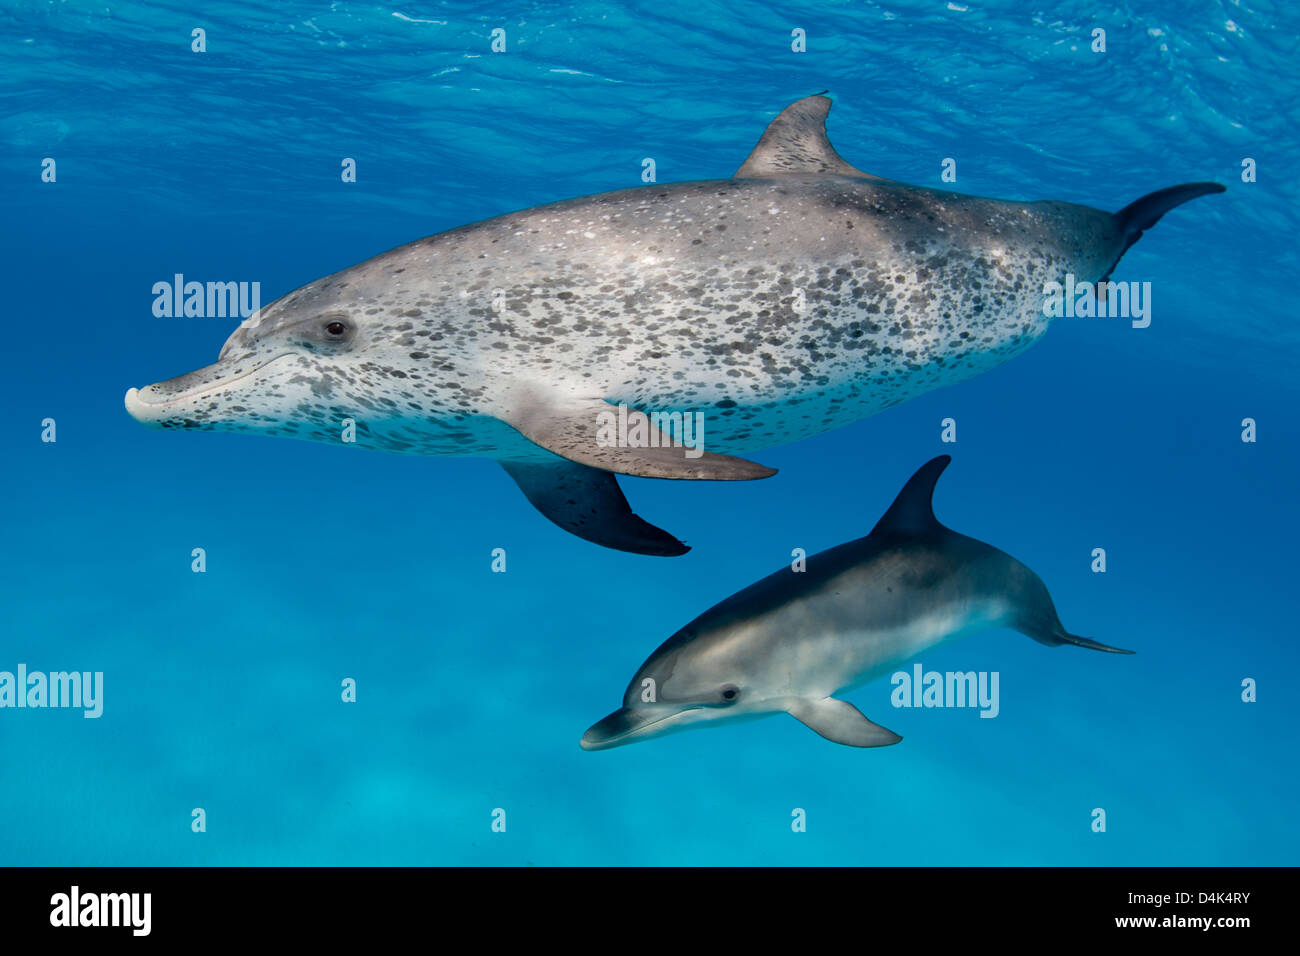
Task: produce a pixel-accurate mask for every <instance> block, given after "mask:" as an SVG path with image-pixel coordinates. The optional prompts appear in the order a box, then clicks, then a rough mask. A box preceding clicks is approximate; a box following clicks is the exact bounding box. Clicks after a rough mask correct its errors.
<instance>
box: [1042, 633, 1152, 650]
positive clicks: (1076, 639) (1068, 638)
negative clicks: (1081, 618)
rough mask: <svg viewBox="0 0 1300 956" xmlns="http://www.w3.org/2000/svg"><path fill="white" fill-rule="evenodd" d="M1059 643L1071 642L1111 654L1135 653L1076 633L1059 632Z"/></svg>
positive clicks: (1077, 645)
mask: <svg viewBox="0 0 1300 956" xmlns="http://www.w3.org/2000/svg"><path fill="white" fill-rule="evenodd" d="M1059 643H1061V644H1073V645H1074V646H1076V647H1086V648H1088V649H1089V650H1093V651H1106V652H1108V653H1111V654H1136V653H1137V652H1136V651H1126V650H1125V649H1124V648H1122V647H1111V646H1110V645H1109V644H1103V643H1101V642H1100V641H1094V640H1092V639H1091V638H1087V637H1080V636H1079V635H1078V634H1066V633H1065V632H1064V631H1062V632H1061V640H1060V641H1059Z"/></svg>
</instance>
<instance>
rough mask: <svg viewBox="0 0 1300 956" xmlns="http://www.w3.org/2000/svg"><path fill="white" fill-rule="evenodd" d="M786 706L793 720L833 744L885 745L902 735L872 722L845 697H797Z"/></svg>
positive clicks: (899, 738) (856, 745)
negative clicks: (833, 742)
mask: <svg viewBox="0 0 1300 956" xmlns="http://www.w3.org/2000/svg"><path fill="white" fill-rule="evenodd" d="M786 709H787V711H788V712H789V714H790V716H791V717H793V718H794V719H795V720H797V721H799V722H800V723H802V724H805V725H806V726H808V727H810V728H812V729H813V730H815V731H817V733H819V734H821V735H822V736H823V737H825V738H826V739H827V740H833V741H835V743H837V744H845V745H847V746H849V747H888V746H889V745H890V744H896V743H898V742H899V741H900V740H902V739H903V738H902V737H900V736H898V734H896V733H894V732H893V731H892V730H887V729H886V728H884V727H881V726H880V725H879V724H873V723H872V722H871V721H869V720H868V719H867V718H866V717H865V716H864V715H863V713H862V711H860V710H858V709H857V708H856V707H854V706H853V705H852V704H850V703H849V702H848V701H847V700H838V699H837V698H834V697H823V698H822V699H821V700H814V699H812V698H811V697H801V698H799V699H797V700H796V701H795V702H794V703H793V704H792V705H791V706H789V707H788V708H786Z"/></svg>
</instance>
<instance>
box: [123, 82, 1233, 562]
mask: <svg viewBox="0 0 1300 956" xmlns="http://www.w3.org/2000/svg"><path fill="white" fill-rule="evenodd" d="M830 106H831V101H830V100H829V99H827V98H826V97H824V96H812V97H808V98H806V99H802V100H799V101H798V102H796V103H794V104H792V105H791V106H789V107H787V108H786V109H785V110H783V111H782V112H781V113H780V114H779V115H778V116H777V117H776V118H775V119H774V120H773V121H772V123H771V125H770V126H768V128H767V130H766V132H764V134H763V136H762V138H761V139H760V140H759V142H758V145H757V146H756V147H755V148H754V151H753V152H752V153H751V154H750V156H749V158H748V159H746V160H745V162H744V163H743V164H742V165H741V167H740V169H739V170H738V171H737V172H736V174H735V175H734V176H733V177H732V178H730V179H721V180H709V181H703V182H685V183H675V184H672V185H648V186H642V187H639V188H635V189H625V190H621V191H618V192H610V193H602V194H600V195H596V196H587V197H583V198H579V199H571V200H567V201H564V202H558V203H553V204H550V205H545V206H537V207H534V208H531V209H525V210H523V211H521V212H515V213H511V214H509V215H505V216H500V217H497V218H495V219H488V220H486V221H483V222H479V223H474V224H472V225H468V226H463V227H461V228H459V229H453V230H451V231H449V232H443V233H439V234H438V235H434V236H430V237H429V238H426V239H421V240H419V241H417V242H413V243H410V244H408V245H404V246H400V247H398V248H396V249H393V250H391V251H389V252H386V253H384V254H382V255H380V256H377V257H376V258H373V259H369V260H367V261H366V262H362V263H360V264H359V265H355V266H352V267H351V268H348V269H344V270H343V271H341V272H337V273H334V274H333V275H330V276H326V277H325V278H322V279H317V280H316V281H314V282H310V283H308V284H307V285H305V286H303V287H302V288H300V289H297V290H295V291H293V292H290V293H289V294H287V295H285V296H283V297H282V298H280V299H278V300H276V301H275V302H273V303H271V304H270V305H269V306H267V307H265V308H263V309H261V310H259V311H258V312H256V313H254V314H253V315H252V316H250V317H249V318H248V319H247V321H245V322H244V323H243V324H242V325H241V326H240V327H239V328H238V329H236V330H235V332H234V333H233V334H232V335H231V336H230V338H229V340H228V341H227V342H226V344H225V346H224V347H223V348H222V349H221V353H220V355H219V356H218V358H217V362H216V364H214V365H209V366H207V367H206V368H201V369H199V370H198V371H195V372H191V373H189V374H188V375H182V376H181V377H179V378H174V379H171V380H170V381H165V382H160V383H158V384H156V385H150V386H148V387H146V388H142V389H138V390H137V389H134V388H133V389H131V390H130V391H129V392H127V394H126V407H127V410H128V411H129V412H130V413H131V414H132V415H133V416H134V417H135V418H137V419H139V420H140V421H141V422H144V423H145V424H147V425H152V426H155V427H158V428H172V429H209V430H226V431H238V432H253V433H258V434H263V435H275V436H282V437H287V438H300V439H307V440H312V441H324V442H338V441H339V440H340V437H341V435H342V434H343V433H344V422H345V420H348V419H350V420H352V421H353V423H354V434H355V444H357V445H359V446H361V447H368V448H373V449H378V450H380V451H387V452H397V453H403V454H411V455H455V456H480V457H488V458H495V459H497V460H498V461H500V462H501V464H502V465H504V466H505V469H506V471H507V472H508V473H509V474H510V476H511V477H512V478H513V479H514V480H515V482H516V483H517V484H518V485H519V486H520V488H521V489H522V490H523V492H524V494H525V495H527V497H528V499H529V501H531V502H532V503H533V504H534V505H535V506H536V507H537V508H538V509H539V510H540V511H541V512H542V513H543V514H544V515H545V516H546V517H547V518H549V519H550V520H551V521H553V522H554V523H555V524H557V525H559V526H560V527H562V528H564V529H566V530H568V531H570V532H572V533H574V534H577V535H579V536H580V537H583V538H586V539H587V540H589V541H594V542H596V543H598V544H602V545H605V546H607V547H611V548H618V549H620V550H624V551H632V552H638V553H642V554H657V555H676V554H682V553H684V552H685V551H686V550H688V549H687V547H686V545H684V544H683V543H682V542H681V541H680V540H678V539H677V538H676V537H674V536H673V535H671V534H668V533H667V532H666V531H664V530H662V529H660V528H657V527H655V526H653V525H651V524H649V523H647V522H645V521H643V520H642V519H641V518H639V517H637V516H636V515H635V514H633V513H632V510H631V509H630V507H629V506H628V503H627V500H626V499H625V498H624V497H623V494H622V492H621V490H620V489H619V486H618V483H617V481H616V479H615V477H614V476H615V475H616V474H622V475H636V476H642V477H653V478H693V479H701V478H702V479H723V480H735V479H752V478H763V477H767V476H769V475H771V474H773V470H772V469H770V468H767V467H764V466H763V465H760V464H756V463H754V462H752V461H748V460H745V459H744V458H740V457H734V456H735V455H738V454H740V453H748V452H752V451H758V450H760V449H764V448H769V447H771V446H773V445H781V444H785V443H787V442H792V441H794V440H796V439H799V438H804V437H806V436H810V435H814V434H817V433H819V432H823V431H826V430H828V429H832V428H836V427H839V426H841V425H845V424H848V423H849V422H853V421H855V420H857V419H860V418H863V417H865V416H868V415H871V414H874V413H876V412H879V411H881V410H882V409H885V408H887V407H889V406H891V405H895V404H897V403H899V402H901V401H903V400H905V399H907V398H910V397H912V396H915V395H918V394H920V393H922V392H925V391H928V390H930V389H932V388H936V387H938V386H941V385H951V384H953V383H956V382H960V381H962V380H963V379H966V378H969V377H970V376H972V375H975V374H977V373H978V372H981V371H984V370H985V369H989V368H992V367H993V366H995V365H998V364H999V363H1001V362H1004V361H1006V360H1007V359H1009V358H1011V357H1012V356H1013V355H1016V354H1017V353H1019V352H1021V351H1023V350H1024V349H1026V348H1028V347H1029V345H1030V344H1031V343H1033V342H1034V341H1035V340H1036V339H1037V338H1038V337H1039V336H1041V335H1042V334H1043V332H1044V331H1045V330H1046V328H1047V323H1048V320H1047V317H1046V316H1045V315H1044V309H1043V305H1044V288H1045V285H1046V283H1049V282H1061V283H1064V282H1066V281H1067V276H1068V275H1069V274H1073V275H1074V277H1075V278H1076V280H1077V281H1079V282H1082V281H1085V280H1086V281H1096V280H1100V279H1102V278H1103V277H1105V276H1107V275H1109V273H1110V271H1111V270H1112V269H1113V268H1114V267H1115V264H1116V263H1117V262H1118V261H1119V258H1120V256H1121V255H1123V253H1124V251H1125V250H1126V249H1128V247H1129V246H1131V245H1132V244H1133V243H1134V242H1136V241H1137V239H1138V237H1139V236H1141V235H1142V232H1143V231H1144V230H1146V229H1148V228H1150V227H1151V226H1152V225H1153V224H1154V223H1155V222H1156V220H1157V219H1159V218H1160V217H1161V215H1163V214H1164V213H1165V212H1167V211H1168V210H1170V209H1171V208H1173V207H1174V206H1176V205H1178V204H1179V203H1182V202H1186V201H1187V200H1189V199H1192V198H1194V197H1196V196H1200V195H1203V194H1205V193H1208V192H1216V191H1221V190H1222V189H1223V187H1222V186H1220V185H1218V184H1216V183H1192V184H1190V185H1185V186H1174V187H1172V188H1170V189H1164V190H1161V191H1160V192H1157V193H1153V194H1151V195H1150V196H1147V197H1145V198H1144V199H1140V200H1138V201H1137V202H1135V203H1133V204H1132V205H1130V206H1126V207H1125V208H1124V209H1122V210H1120V211H1119V212H1118V213H1115V214H1111V213H1108V212H1102V211H1101V210H1097V209H1090V208H1088V207H1085V206H1078V205H1073V204H1071V203H1064V202H1031V203H1022V202H1007V201H1003V200H995V199H981V198H978V197H974V196H965V195H960V194H958V193H952V192H943V191H940V190H936V189H928V188H924V187H920V186H909V185H906V184H904V183H899V182H893V181H890V180H887V179H882V178H880V177H878V176H873V175H870V174H868V173H864V172H862V171H860V170H858V169H855V168H854V167H852V166H850V165H849V164H848V163H846V162H845V161H844V160H843V159H841V158H840V157H839V155H838V154H837V153H836V152H835V150H834V149H833V148H832V146H831V144H830V141H829V140H828V139H827V137H826V128H825V120H826V115H827V112H828V111H829V109H830ZM616 408H618V413H617V414H618V415H620V416H625V417H626V419H627V420H628V421H631V422H632V427H629V428H623V427H622V421H623V419H620V424H619V426H618V427H614V426H613V425H612V424H611V419H612V418H613V417H614V414H615V413H614V411H613V410H614V409H616ZM647 415H657V416H661V417H659V418H657V419H651V420H647V419H646V418H645V417H643V416H647ZM687 424H695V425H696V427H695V429H694V434H693V435H687V434H686V433H685V430H684V427H683V426H684V425H687ZM701 426H702V427H701ZM701 431H702V432H703V434H702V435H701ZM701 438H703V441H701V440H700V439H701ZM705 446H707V450H706V449H705ZM723 452H726V453H727V454H723Z"/></svg>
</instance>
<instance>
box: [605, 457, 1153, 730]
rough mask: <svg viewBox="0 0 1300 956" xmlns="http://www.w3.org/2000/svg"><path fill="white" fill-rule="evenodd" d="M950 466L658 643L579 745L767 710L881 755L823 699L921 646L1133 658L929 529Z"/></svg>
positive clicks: (1036, 584)
mask: <svg viewBox="0 0 1300 956" xmlns="http://www.w3.org/2000/svg"><path fill="white" fill-rule="evenodd" d="M949 461H951V458H949V456H947V455H941V456H940V457H938V458H935V459H932V460H931V461H929V462H927V463H926V464H924V465H922V466H921V468H920V469H919V470H918V471H917V472H916V474H914V475H913V476H912V477H911V479H910V480H909V481H908V482H907V484H906V485H904V486H903V490H902V491H901V492H899V494H898V497H897V499H895V501H894V503H893V505H891V506H890V508H889V510H888V511H886V512H885V515H884V517H882V518H881V519H880V521H879V522H878V523H877V524H876V526H875V528H873V529H872V531H871V533H870V534H869V535H867V536H866V537H865V538H859V539H858V540H857V541H850V542H849V543H847V544H841V545H839V546H838V547H835V548H831V549H830V550H829V551H823V552H821V553H820V554H817V555H814V556H813V557H810V558H809V559H808V563H807V569H806V570H804V571H801V572H797V571H794V570H792V569H786V570H783V571H778V572H776V573H775V574H771V575H769V576H767V577H765V578H763V580H761V581H759V582H757V583H756V584H751V585H750V586H749V587H747V588H745V589H744V590H743V591H739V592H737V593H736V594H733V595H732V596H731V597H729V598H727V599H726V600H725V601H723V602H722V603H721V604H718V605H716V606H715V607H712V608H710V609H709V610H708V611H705V612H704V613H703V614H701V615H700V616H699V617H697V618H696V619H695V620H693V621H691V623H689V624H687V625H686V626H685V627H683V628H682V629H681V630H680V631H678V632H677V633H676V634H674V635H673V636H672V637H670V638H669V639H668V640H667V641H665V642H664V643H663V645H662V646H660V648H659V649H658V650H657V651H655V652H654V653H653V654H651V655H650V658H649V660H647V661H646V662H645V663H644V664H642V665H641V668H640V669H639V670H638V671H637V672H636V676H635V677H633V678H632V682H631V683H630V684H628V687H627V692H626V693H625V694H624V695H623V706H622V707H621V708H619V709H618V710H616V711H614V713H612V714H610V715H609V716H608V717H606V718H605V719H604V720H601V721H599V722H598V723H596V724H594V725H592V727H591V728H590V729H589V730H588V731H587V732H586V734H584V735H583V737H582V748H583V749H584V750H607V749H609V748H610V747H621V746H623V745H624V744H631V743H636V742H638V741H641V740H649V739H651V738H652V737H660V736H663V735H664V734H669V733H673V732H675V731H679V730H688V729H690V728H692V727H708V726H713V725H716V724H720V723H724V722H731V721H735V720H745V719H752V718H757V717H767V716H770V715H772V714H780V713H786V714H790V715H791V716H792V717H794V718H795V719H796V720H799V721H802V722H803V723H804V724H806V725H808V726H809V727H811V728H812V729H813V730H815V731H817V733H819V734H821V735H822V736H823V737H825V738H826V739H827V740H833V741H834V742H835V743H838V744H847V745H849V746H850V747H883V746H886V745H888V744H896V743H898V742H899V741H900V740H902V738H901V737H899V736H898V734H896V733H894V732H893V731H892V730H886V729H885V728H884V727H881V726H880V725H878V724H875V723H872V722H871V721H870V720H868V719H867V718H866V717H865V716H863V714H862V712H861V711H859V710H858V709H857V708H856V707H854V706H853V705H852V704H850V703H849V702H848V701H846V700H840V699H839V698H837V697H835V696H833V695H834V694H836V693H838V692H840V691H843V690H847V689H850V688H853V687H858V686H860V685H862V684H866V683H868V682H869V681H872V680H875V679H876V678H877V677H880V676H882V675H884V674H886V673H888V672H889V671H890V670H892V669H893V668H895V667H897V666H898V665H899V664H900V663H902V662H903V661H905V660H907V659H908V658H909V657H912V656H914V655H915V654H918V653H920V652H921V651H924V650H926V649H928V648H931V647H936V646H938V645H940V644H944V643H947V642H948V641H953V640H956V639H957V638H959V637H965V636H967V635H971V634H978V633H980V632H981V631H987V630H990V629H992V628H999V627H1009V628H1012V629H1014V630H1017V631H1020V632H1021V633H1022V634H1026V635H1028V636H1029V637H1032V638H1033V639H1034V640H1036V641H1038V642H1039V643H1040V644H1046V645H1048V646H1049V647H1056V646H1059V645H1061V644H1074V645H1076V646H1078V647H1087V648H1091V649H1092V650H1095V651H1110V652H1112V653H1115V654H1132V653H1133V652H1132V651H1126V650H1122V649H1120V648H1118V647H1110V646H1108V645H1106V644H1100V643H1098V642H1097V641H1093V640H1089V639H1088V638H1086V637H1079V636H1077V635H1075V634H1071V633H1069V632H1068V631H1066V630H1065V628H1064V627H1063V626H1062V625H1061V620H1060V618H1059V617H1058V616H1057V614H1056V607H1055V606H1054V605H1053V604H1052V598H1051V596H1050V595H1049V594H1048V593H1047V587H1046V586H1045V585H1044V584H1043V582H1042V581H1041V580H1040V579H1039V577H1038V575H1037V574H1035V573H1034V572H1033V571H1031V570H1029V568H1027V567H1025V566H1024V565H1023V564H1021V563H1020V562H1019V561H1017V560H1016V559H1015V558H1013V557H1011V556H1010V555H1008V554H1005V553H1004V552H1002V551H999V550H998V549H997V548H994V547H992V546H991V545H987V544H985V543H984V542H982V541H976V540H975V539H974V538H968V537H966V536H965V535H963V534H958V533H957V532H955V531H953V530H951V529H949V528H946V527H944V526H943V525H942V524H940V523H939V521H938V519H936V518H935V516H934V510H933V506H932V498H933V496H934V486H935V482H936V481H938V479H939V475H940V474H942V472H943V470H944V468H946V467H947V466H948V462H949Z"/></svg>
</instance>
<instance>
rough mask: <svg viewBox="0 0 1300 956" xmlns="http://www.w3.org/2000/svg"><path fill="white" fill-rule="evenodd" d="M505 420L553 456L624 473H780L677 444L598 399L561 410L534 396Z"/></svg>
mask: <svg viewBox="0 0 1300 956" xmlns="http://www.w3.org/2000/svg"><path fill="white" fill-rule="evenodd" d="M686 414H687V415H690V414H691V413H690V412H687V413H686ZM620 416H623V418H622V419H620ZM633 416H636V418H635V419H634V418H633ZM506 421H507V422H508V423H509V424H510V425H511V426H513V427H514V428H516V429H518V430H519V432H520V433H521V434H522V435H523V436H524V437H525V438H527V439H528V440H529V441H531V442H533V443H534V444H537V445H540V446H541V447H543V448H545V449H546V450H547V451H549V452H551V453H552V454H554V455H559V456H560V457H561V458H567V459H569V461H574V462H577V463H578V464H580V465H587V466H589V467H591V468H599V469H601V470H602V471H612V472H615V473H617V474H620V475H635V476H636V477H638V478H686V479H708V480H711V481H750V480H752V479H754V478H768V477H770V476H772V475H775V474H776V469H775V468H768V467H766V466H764V465H760V464H758V463H757V462H752V461H746V460H745V459H744V458H733V457H732V456H730V455H717V454H714V453H712V452H707V451H704V450H703V449H701V448H691V447H687V446H685V445H683V444H681V443H679V442H675V441H674V440H673V438H671V437H670V436H668V435H666V434H664V433H663V432H662V431H660V430H659V429H658V428H657V427H656V426H655V425H654V423H653V422H652V421H651V420H650V418H649V417H648V416H646V415H645V414H644V413H642V412H636V411H627V410H626V409H621V408H618V407H616V406H613V405H610V404H609V403H608V402H605V401H602V400H600V399H590V400H587V401H585V402H580V403H575V404H570V405H567V406H563V407H557V406H555V405H551V404H548V403H547V402H546V401H544V400H543V399H541V398H539V397H537V396H532V397H530V398H529V399H528V400H527V401H524V402H521V403H520V404H519V406H518V407H517V408H516V409H515V410H514V411H513V412H512V413H511V415H510V417H508V418H507V419H506ZM624 432H625V433H626V434H623V433H624Z"/></svg>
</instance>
